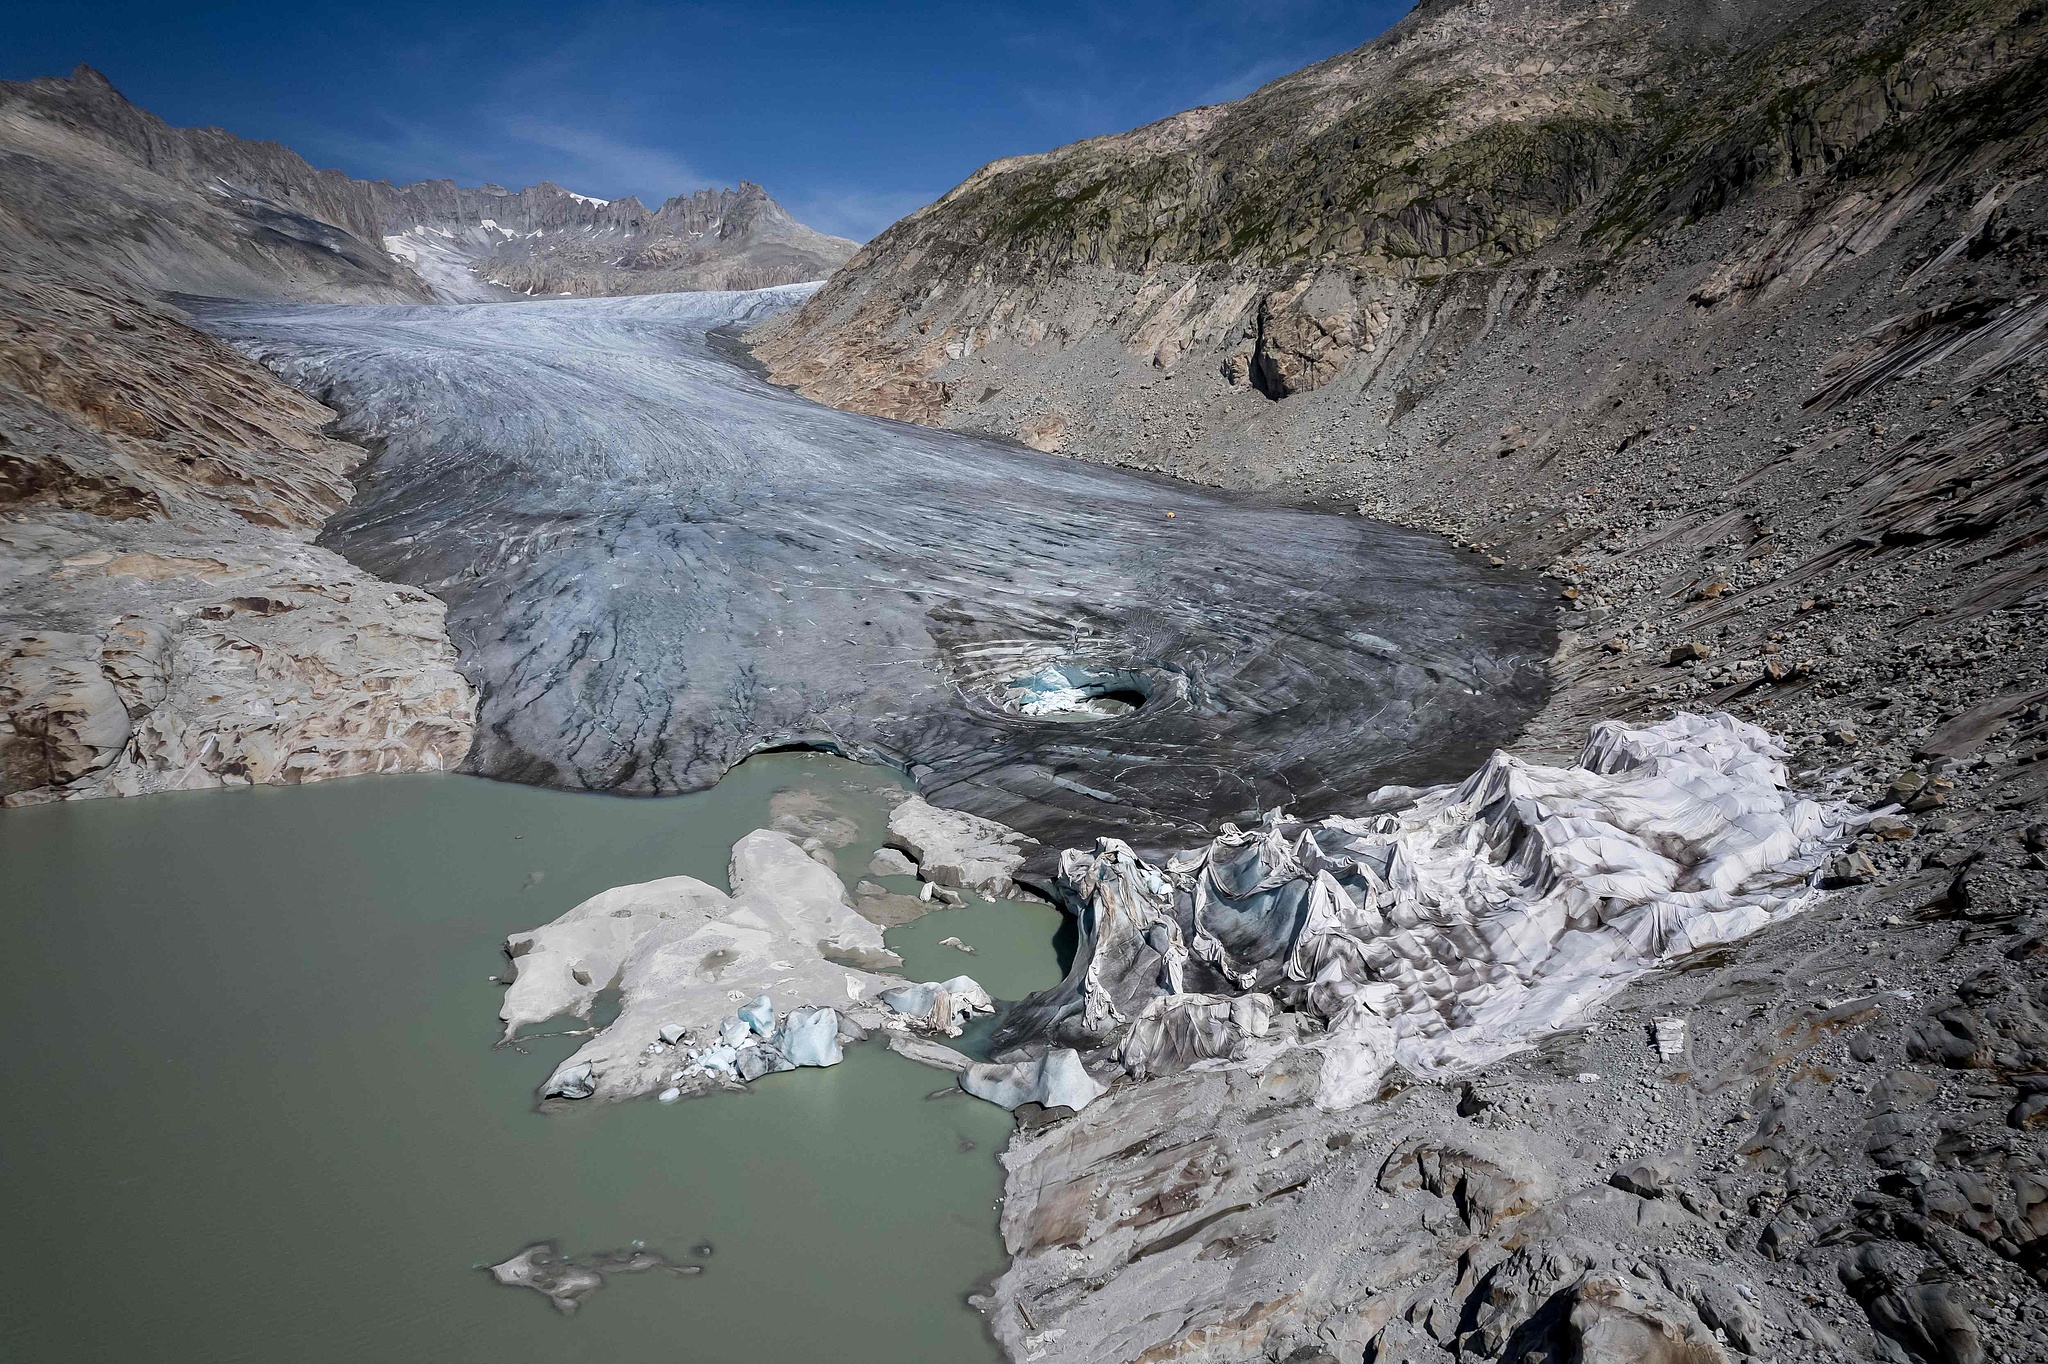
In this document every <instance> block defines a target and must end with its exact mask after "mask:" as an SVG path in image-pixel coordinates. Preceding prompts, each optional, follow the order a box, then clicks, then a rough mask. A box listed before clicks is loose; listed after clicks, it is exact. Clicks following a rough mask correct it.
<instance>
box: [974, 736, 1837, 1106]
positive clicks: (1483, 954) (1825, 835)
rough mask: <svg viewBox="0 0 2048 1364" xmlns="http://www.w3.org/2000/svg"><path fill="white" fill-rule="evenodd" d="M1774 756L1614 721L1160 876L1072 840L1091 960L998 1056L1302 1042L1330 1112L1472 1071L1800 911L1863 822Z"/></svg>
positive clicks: (1140, 1068)
mask: <svg viewBox="0 0 2048 1364" xmlns="http://www.w3.org/2000/svg"><path fill="white" fill-rule="evenodd" d="M1784 756H1785V751H1784V749H1783V748H1782V747H1781V746H1780V745H1779V744H1778V742H1777V741H1776V740H1775V739H1773V738H1772V737H1771V736H1770V735H1769V734H1767V733H1765V732H1764V731H1763V730H1760V729H1758V728H1756V727H1755V726H1752V725H1748V724H1745V723H1743V722H1741V721H1739V720H1736V719H1734V718H1732V717H1730V716H1727V715H1719V714H1717V715H1710V716H1698V715H1683V714H1681V715H1676V716H1674V717H1672V718H1671V719H1669V720H1666V721H1663V722H1661V723H1657V724H1652V725H1647V726H1642V727H1631V726H1628V725H1624V724H1621V723H1619V722H1615V721H1604V722H1602V723H1600V724H1598V725H1595V726H1594V728H1593V730H1592V733H1591V736H1590V737H1589V739H1588V741H1587V743H1586V745H1585V747H1584V749H1583V750H1582V751H1581V752H1580V754H1579V756H1578V759H1577V761H1576V762H1575V763H1574V764H1573V765H1571V766H1569V767H1551V766H1545V765H1541V764H1537V763H1533V762H1528V761H1525V760H1523V759H1519V758H1516V757H1514V756H1512V755H1510V754H1508V753H1504V752H1496V753H1495V754H1494V755H1493V756H1492V757H1491V758H1489V759H1487V761H1486V762H1485V763H1484V765H1482V766H1481V767H1480V768H1479V769H1478V770H1477V771H1476V772H1474V773H1473V774H1472V775H1471V776H1470V777H1468V778H1466V780H1464V781H1463V782H1461V783H1458V784H1457V785H1453V786H1442V787H1437V788H1434V789H1431V790H1428V791H1424V792H1421V793H1419V794H1418V795H1416V796H1415V797H1414V798H1413V800H1412V803H1409V804H1407V805H1406V806H1405V808H1402V809H1399V810H1397V811H1393V812H1389V813H1382V814H1377V815H1374V816H1371V817H1368V818H1349V817H1344V816H1336V817H1331V818H1327V819H1323V820H1319V821H1315V822H1313V823H1305V822H1300V821H1294V820H1289V819H1287V818H1285V817H1284V815H1282V814H1281V813H1279V812H1275V813H1273V814H1272V815H1271V816H1269V817H1268V819H1267V820H1266V822H1265V824H1264V826H1263V827H1261V828H1258V829H1248V830H1241V829H1238V828H1236V827H1234V826H1230V825H1225V826H1224V828H1223V831H1222V832H1221V833H1220V834H1219V835H1218V836H1217V837H1216V838H1215V839H1214V840H1213V841H1212V842H1211V843H1210V844H1209V845H1208V846H1207V847H1206V848H1202V849H1199V850H1197V851H1194V852H1192V853H1187V854H1183V855H1181V856H1178V857H1175V858H1173V859H1171V860H1169V861H1168V862H1167V863H1166V864H1165V865H1164V866H1156V865H1153V864H1152V863H1149V862H1147V861H1145V860H1143V859H1141V858H1139V857H1138V856H1137V855H1136V854H1135V853H1133V852H1132V850H1131V849H1130V847H1129V846H1128V845H1126V844H1124V843H1123V842H1121V841H1119V840H1117V839H1113V838H1104V839H1101V840H1099V841H1098V845H1097V847H1096V849H1095V851H1093V852H1092V853H1091V852H1082V851H1079V850H1072V849H1070V850H1068V851H1067V852H1066V853H1064V854H1063V855H1062V858H1061V863H1060V872H1059V891H1060V893H1061V895H1062V897H1063V898H1064V899H1065V900H1066V901H1067V903H1068V904H1069V905H1070V907H1073V908H1075V909H1076V910H1077V911H1078V913H1079V914H1080V917H1081V928H1082V933H1083V937H1084V944H1083V949H1082V952H1081V954H1080V956H1079V957H1078V958H1077V960H1076V962H1075V966H1074V969H1073V970H1072V971H1071V972H1070V973H1069V975H1068V978H1067V979H1066V980H1065V981H1064V982H1062V983H1061V985H1059V986H1057V987H1055V988H1054V989H1053V990H1050V991H1047V992H1045V993H1043V994H1041V995H1038V996H1034V997H1033V998H1032V999H1031V1000H1029V1001H1026V1002H1025V1004H1023V1005H1021V1006H1019V1008H1018V1010H1017V1011H1016V1012H1015V1013H1014V1014H1013V1015H1012V1016H1011V1018H1010V1019H1009V1020H1007V1021H1006V1023H1005V1026H1004V1029H1003V1030H1002V1032H1001V1033H1000V1034H999V1036H998V1038H997V1042H998V1045H999V1046H1003V1047H1008V1048H1016V1049H1020V1050H1029V1049H1032V1048H1034V1047H1035V1046H1036V1045H1037V1044H1039V1043H1040V1042H1041V1041H1042V1042H1044V1043H1047V1044H1050V1045H1052V1046H1059V1047H1076V1048H1078V1049H1080V1050H1081V1051H1082V1052H1084V1053H1087V1054H1091V1056H1092V1064H1093V1065H1094V1066H1095V1067H1096V1068H1097V1069H1098V1071H1101V1070H1104V1069H1106V1068H1107V1067H1108V1066H1109V1065H1110V1064H1112V1063H1111V1062H1110V1060H1109V1057H1110V1051H1109V1049H1110V1048H1112V1047H1114V1048H1116V1053H1115V1055H1116V1059H1117V1061H1118V1062H1120V1063H1121V1065H1122V1066H1123V1068H1124V1069H1125V1070H1126V1071H1128V1072H1129V1073H1131V1074H1133V1075H1138V1076H1144V1075H1147V1074H1159V1073H1164V1072H1169V1071H1173V1070H1178V1069H1185V1068H1186V1067H1188V1066H1189V1065H1193V1064H1200V1063H1203V1062H1208V1063H1211V1064H1217V1063H1227V1061H1228V1059H1230V1058H1235V1059H1237V1060H1246V1059H1250V1060H1252V1061H1254V1062H1256V1063H1263V1062H1264V1061H1266V1060H1270V1059H1271V1057H1272V1056H1273V1055H1275V1054H1277V1052H1278V1051H1279V1050H1281V1049H1284V1048H1285V1047H1286V1046H1288V1045H1290V1044H1293V1043H1300V1044H1302V1045H1306V1046H1308V1047H1310V1048H1312V1049H1314V1050H1316V1051H1319V1052H1320V1053H1321V1054H1322V1070H1321V1076H1320V1080H1319V1089H1318V1093H1317V1102H1318V1103H1319V1104H1320V1105H1322V1106H1323V1107H1325V1108H1343V1107H1348V1106H1350V1105H1352V1104H1355V1103H1358V1102H1361V1101H1363V1100H1365V1099H1369V1098H1371V1097H1373V1095H1374V1094H1375V1093H1377V1092H1378V1090H1379V1087H1380V1082H1381V1079H1382V1077H1383V1075H1384V1073H1385V1072H1386V1071H1387V1070H1388V1069H1389V1068H1390V1067H1391V1066H1393V1065H1396V1064H1398V1065H1401V1066H1403V1067H1405V1068H1406V1069H1408V1070H1409V1071H1410V1072H1412V1073H1414V1074H1417V1075H1423V1076H1444V1075H1451V1074H1456V1073H1460V1072H1463V1071H1467V1070H1470V1069H1472V1068H1474V1067H1477V1066H1480V1065H1483V1064H1486V1063H1487V1062H1490V1061H1493V1060H1496V1059H1498V1058H1500V1057H1502V1056H1505V1055H1507V1054H1509V1053H1511V1052H1514V1051H1517V1050H1520V1049H1522V1048H1524V1047H1527V1046H1528V1045H1530V1044H1531V1042H1532V1041H1533V1040H1534V1039H1535V1038H1537V1037H1538V1036H1540V1035H1542V1034H1544V1033H1546V1032H1549V1031H1553V1030H1556V1029H1559V1028H1563V1027H1569V1026H1572V1025H1574V1024H1576V1023H1579V1022H1581V1021H1583V1020H1584V1019H1586V1018H1587V1017H1588V1015H1589V1014H1590V1013H1591V1011H1592V1010H1593V1009H1594V1008H1596V1007H1597V1006H1598V1005H1599V1004H1600V1003H1601V1002H1602V1001H1604V1000H1606V999H1608V998H1609V997H1611V996H1612V995H1613V994H1614V993H1615V992H1616V991H1618V990H1619V989H1621V987H1622V986H1624V985H1625V984H1627V983H1628V982H1629V981H1630V980H1632V979H1634V978H1635V977H1637V976H1640V975H1641V974H1642V973H1643V972H1645V971H1647V970H1649V969H1651V968H1653V967H1655V966H1657V965H1660V964H1662V963H1664V962H1668V961H1670V960H1672V959H1674V958H1676V957H1680V956H1683V955H1685V954H1686V953H1689V952H1695V951H1698V950H1699V949H1701V948H1705V947H1710V946H1713V945H1715V944H1719V943H1726V942H1731V941H1734V940H1735V939H1738V938H1742V937H1746V936H1747V935H1749V934H1751V933H1754V932H1756V931H1757V930H1758V929H1761V928H1763V927H1765V926H1766V925H1768V924H1770V923H1773V922H1775V921H1776V920H1778V919H1781V918H1783V917H1785V916H1787V915H1790V914H1794V913H1797V912H1798V911H1799V910H1801V909H1803V908H1805V907H1806V906H1807V905H1809V904H1810V903H1811V902H1812V901H1813V899H1814V898H1815V896H1816V895H1818V894H1819V893H1820V892H1819V890H1818V889H1817V883H1818V874H1819V870H1820V868H1821V867H1822V865H1823V864H1824V862H1825V861H1826V859H1827V857H1828V856H1829V854H1830V853H1831V852H1832V850H1833V849H1835V848H1836V847H1838V846H1839V845H1840V844H1841V843H1842V842H1843V841H1844V840H1845V839H1846V838H1847V836H1848V835H1849V834H1851V833H1852V832H1853V831H1854V829H1855V827H1856V826H1857V825H1858V823H1859V822H1860V820H1861V818H1862V816H1861V815H1860V814H1859V813H1858V812H1857V811H1855V810H1854V809H1853V808H1851V807H1849V806H1847V805H1842V804H1823V803H1819V802H1816V801H1814V800H1811V799H1808V798H1807V797H1805V796H1802V795H1800V794H1799V793H1797V792H1795V791H1793V790H1792V789H1791V788H1790V786H1789V783H1788V778H1787V774H1786V771H1785V766H1784V763H1783V758H1784ZM1261 994H1264V995H1270V996H1272V997H1273V998H1275V999H1276V1000H1277V1001H1278V1002H1279V1003H1280V1004H1281V1005H1282V1006H1283V1007H1284V1008H1285V1009H1287V1010H1289V1011H1290V1013H1287V1014H1283V1015H1282V1016H1281V1018H1280V1019H1279V1020H1278V1022H1279V1023H1281V1024H1284V1025H1285V1026H1277V1027H1274V1028H1273V1029H1272V1035H1271V1037H1270V1038H1261V1037H1260V1036H1255V1035H1254V1034H1255V1033H1260V1032H1263V1031H1264V1028H1263V1027H1262V1026H1260V1027H1251V1026H1240V1025H1239V1024H1238V1023H1235V1022H1233V1021H1232V1018H1231V1016H1230V1014H1229V1011H1228V1010H1221V1009H1218V1008H1217V1007H1215V1006H1216V1005H1217V1004H1219V1003H1221V1002H1223V1001H1225V1000H1230V1001H1232V1002H1241V1001H1242V999H1243V998H1244V997H1246V996H1255V995H1261ZM1304 1017H1306V1019H1308V1020H1313V1021H1311V1022H1308V1023H1306V1025H1304V1023H1303V1019H1304ZM1318 1023H1320V1025H1321V1027H1320V1029H1319V1028H1318V1026H1317V1025H1318Z"/></svg>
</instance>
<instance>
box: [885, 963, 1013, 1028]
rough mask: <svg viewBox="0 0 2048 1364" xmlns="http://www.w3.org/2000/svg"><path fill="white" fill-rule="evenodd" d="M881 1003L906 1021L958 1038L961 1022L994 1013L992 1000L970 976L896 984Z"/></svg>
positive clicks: (887, 991) (886, 991) (886, 992)
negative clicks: (917, 983)
mask: <svg viewBox="0 0 2048 1364" xmlns="http://www.w3.org/2000/svg"><path fill="white" fill-rule="evenodd" d="M881 1000H882V1002H883V1003H884V1004H886V1005H888V1006H889V1007H890V1008H891V1009H894V1010H895V1011H896V1012H897V1013H898V1014H900V1015H902V1017H903V1018H904V1019H905V1021H907V1022H910V1023H912V1024H915V1025H916V1026H918V1027H922V1028H929V1029H931V1030H932V1031H933V1032H942V1033H945V1034H946V1035H947V1036H948V1037H958V1036H959V1035H960V1024H961V1022H962V1020H964V1019H967V1018H969V1017H972V1016H973V1015H975V1014H986V1013H994V1012H995V1007H996V1005H995V1001H994V1000H992V999H990V998H989V995H988V991H986V990H984V989H982V988H981V986H980V985H978V984H976V983H975V981H974V978H973V977H971V976H954V977H953V978H952V979H951V980H928V981H925V982H924V983H923V984H922V985H899V986H897V987H896V988H895V989H893V990H884V991H882V994H881Z"/></svg>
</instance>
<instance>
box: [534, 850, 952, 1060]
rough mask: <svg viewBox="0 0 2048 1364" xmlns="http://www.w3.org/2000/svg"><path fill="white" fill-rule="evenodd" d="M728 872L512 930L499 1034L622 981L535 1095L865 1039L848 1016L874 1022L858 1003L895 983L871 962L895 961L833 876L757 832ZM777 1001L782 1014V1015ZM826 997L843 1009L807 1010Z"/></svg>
mask: <svg viewBox="0 0 2048 1364" xmlns="http://www.w3.org/2000/svg"><path fill="white" fill-rule="evenodd" d="M731 880H732V887H733V893H732V894H731V895H726V894H723V893H721V892H720V891H719V890H717V889H716V888H714V887H712V886H708V885H706V884H704V883H703V882H701V881H698V880H695V879H693V878H691V877H687V876H674V877H668V878H666V879H664V880H660V881H649V882H646V883H644V884H641V885H633V886H620V887H616V888H614V889H612V890H608V891H605V892H603V893H602V894H600V895H595V896H592V897H591V898H590V899H588V900H586V901H584V902H583V903H582V904H580V905H578V906H576V907H575V908H574V909H572V910H570V911H569V912H568V913H567V914H564V915H562V917H561V918H559V919H557V920H555V921H554V922H553V923H551V924H548V925H546V926H544V927H541V928H536V929H533V930H531V931H529V932H525V933H517V934H514V935H513V936H512V937H511V938H509V939H507V941H506V944H505V950H506V955H507V956H508V957H510V958H511V967H510V970H508V972H507V973H506V977H505V978H506V981H507V987H508V988H507V989H506V992H505V999H504V1003H503V1005H502V1007H501V1008H500V1010H499V1017H500V1018H501V1019H502V1020H503V1022H504V1025H505V1030H504V1036H505V1038H506V1039H507V1040H510V1039H511V1038H513V1037H514V1036H516V1034H517V1032H518V1030H519V1029H520V1028H521V1027H523V1026H526V1025H529V1024H534V1023H540V1022H544V1021H546V1020H548V1019H551V1018H559V1017H561V1016H563V1015H572V1016H575V1017H579V1018H586V1019H587V1018H589V1017H590V1014H591V1011H592V1009H593V1008H594V1007H595V1005H596V1003H597V999H598V996H599V994H600V993H601V992H603V991H604V990H605V989H607V988H608V987H611V986H616V987H617V988H618V990H619V993H620V1007H619V1014H618V1017H617V1018H616V1019H614V1020H613V1021H612V1023H611V1025H610V1026H609V1027H606V1028H603V1029H600V1030H598V1031H597V1033H596V1034H595V1035H594V1036H592V1037H591V1038H589V1039H588V1040H587V1041H586V1042H585V1043H584V1044H583V1046H582V1047H581V1048H579V1049H578V1050H577V1052H576V1054H575V1055H573V1056H571V1057H569V1058H568V1059H567V1060H566V1061H564V1062H563V1063H562V1064H561V1065H560V1066H559V1067H557V1068H556V1070H555V1073H554V1074H553V1075H552V1076H550V1077H549V1078H548V1080H547V1081H546V1082H545V1083H544V1084H543V1085H542V1086H541V1094H542V1096H543V1097H545V1098H563V1099H585V1098H592V1097H596V1098H601V1099H626V1098H633V1097H636V1096H639V1095H643V1094H658V1093H660V1092H661V1091H663V1090H666V1089H681V1090H683V1091H684V1092H685V1093H695V1092H702V1091H705V1090H710V1089H715V1088H717V1087H718V1086H719V1085H721V1084H727V1083H732V1082H736V1081H742V1080H745V1081H751V1080H754V1079H757V1078H758V1077H760V1076H761V1075H766V1074H771V1073H773V1072H775V1071H779V1070H789V1069H792V1068H794V1067H795V1066H798V1065H832V1064H835V1063H836V1062H837V1061H838V1059H839V1053H838V1049H837V1044H836V1042H835V1041H834V1040H833V1039H834V1037H835V1036H836V1034H837V1033H838V1032H839V1031H840V1030H841V1029H842V1028H844V1029H847V1030H848V1033H847V1035H848V1036H856V1037H857V1036H859V1035H860V1026H861V1025H860V1023H859V1022H858V1021H857V1020H856V1019H855V1018H853V1017H849V1014H861V1016H864V1017H867V1018H868V1019H869V1020H870V1021H871V1022H879V1021H880V1019H881V1015H882V1011H881V1009H880V1008H879V1007H877V1006H874V1005H867V1006H864V1007H865V1012H864V1013H862V1009H863V1006H861V1005H859V1004H858V1001H859V1000H860V999H861V998H863V997H871V996H872V995H873V994H874V993H875V992H877V991H880V990H883V989H887V988H889V987H891V986H898V985H901V984H902V983H903V982H902V980H901V978H899V977H896V976H893V975H884V974H880V973H879V971H878V970H877V969H875V968H887V967H890V966H894V965H895V964H896V958H895V956H894V954H892V953H890V952H889V951H888V950H887V948H886V947H885V946H884V944H883V942H882V931H881V930H880V929H879V928H877V927H875V926H874V925H873V924H871V923H869V922H868V921H867V920H866V919H863V918H861V917H860V916H859V915H858V914H856V913H854V911H853V908H852V906H851V905H850V904H849V903H848V902H847V898H846V887H845V886H844V885H843V884H842V883H841V882H840V880H839V878H838V876H837V875H835V874H834V873H833V872H832V871H831V870H830V869H829V868H827V867H825V866H823V865H821V864H820V863H819V862H818V861H817V860H816V859H814V858H812V857H810V856H809V855H808V854H806V853H805V852H804V850H803V848H802V847H801V845H799V844H798V843H797V842H796V840H794V839H792V838H791V837H790V836H789V835H787V834H784V833H780V832H776V831H773V830H765V829H763V830H756V831H755V832H753V833H751V834H748V835H747V836H746V837H745V838H742V839H741V840H740V841H739V842H738V843H736V844H734V845H733V851H732V864H731ZM771 987H772V988H773V990H774V991H775V997H774V998H771V997H770V995H769V994H768V993H767V991H768V990H769V989H770V988H771ZM778 998H779V999H781V1000H782V1001H783V1002H784V1004H785V1005H787V1006H788V1007H789V1008H790V1010H791V1012H790V1013H789V1014H788V1015H787V1016H786V1017H784V1018H783V1019H781V1020H778V1017H777V1014H776V1007H775V1002H776V999H778ZM982 999H983V1000H986V996H985V995H984V996H982ZM826 1004H836V1005H838V1006H841V1008H843V1009H844V1010H845V1011H846V1012H841V1008H830V1007H807V1006H820V1005H826ZM693 1043H694V1045H692V1044H693ZM814 1057H815V1058H821V1059H809V1058H814ZM826 1057H829V1058H830V1059H829V1060H828V1059H822V1058H826Z"/></svg>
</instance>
